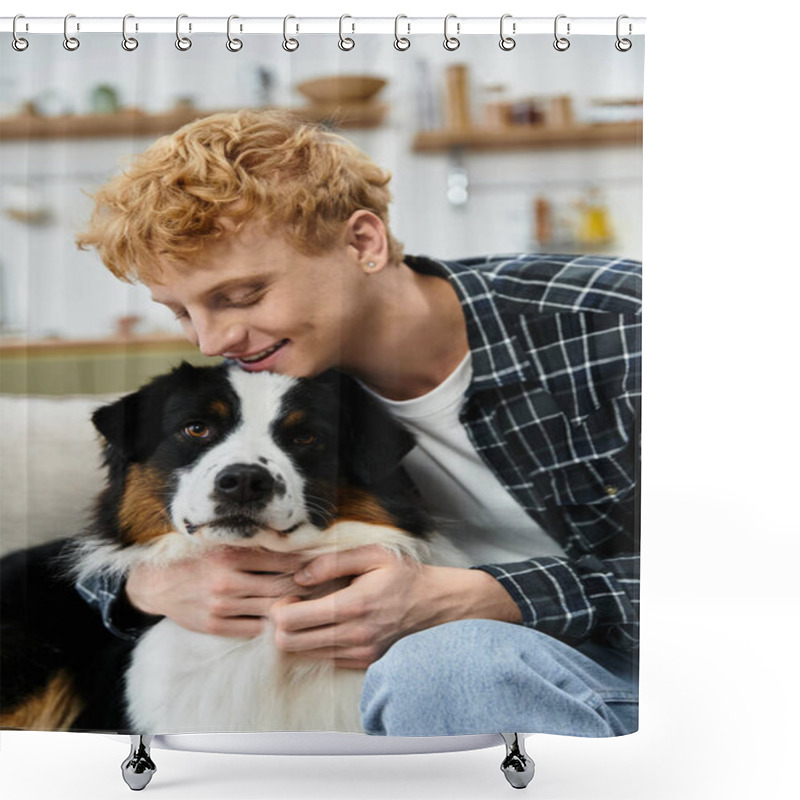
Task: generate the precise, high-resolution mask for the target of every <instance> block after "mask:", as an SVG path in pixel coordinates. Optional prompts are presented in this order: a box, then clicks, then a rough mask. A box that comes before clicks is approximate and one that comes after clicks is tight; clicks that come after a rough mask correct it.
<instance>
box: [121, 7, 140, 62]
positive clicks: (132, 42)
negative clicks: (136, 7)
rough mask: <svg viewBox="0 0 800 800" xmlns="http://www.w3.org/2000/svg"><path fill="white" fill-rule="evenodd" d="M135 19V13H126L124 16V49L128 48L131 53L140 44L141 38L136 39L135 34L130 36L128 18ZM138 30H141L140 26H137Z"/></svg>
mask: <svg viewBox="0 0 800 800" xmlns="http://www.w3.org/2000/svg"><path fill="white" fill-rule="evenodd" d="M129 19H135V17H134V16H133V14H126V15H125V16H124V17H123V18H122V49H123V50H127V51H128V52H129V53H132V52H133V51H134V50H135V49H136V48H137V47H138V46H139V40H138V39H134V38H133V36H128V20H129ZM136 30H137V31H138V30H139V26H138V25H137V26H136Z"/></svg>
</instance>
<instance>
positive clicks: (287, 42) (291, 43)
mask: <svg viewBox="0 0 800 800" xmlns="http://www.w3.org/2000/svg"><path fill="white" fill-rule="evenodd" d="M290 19H297V17H295V16H292V14H287V15H286V16H285V17H284V18H283V42H282V43H281V47H283V49H284V50H285V51H286V52H287V53H294V51H295V50H297V48H298V47H300V42H299V41H298V40H297V39H294V38H292V37H291V36H289V35H288V28H289V20H290ZM296 30H300V26H299V25H297V27H296Z"/></svg>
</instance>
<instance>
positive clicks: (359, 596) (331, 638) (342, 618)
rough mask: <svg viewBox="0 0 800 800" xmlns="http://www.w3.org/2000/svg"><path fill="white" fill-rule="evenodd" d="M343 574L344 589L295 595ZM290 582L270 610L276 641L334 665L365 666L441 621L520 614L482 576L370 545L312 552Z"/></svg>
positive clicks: (517, 616) (510, 618) (506, 617)
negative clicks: (289, 589) (318, 594)
mask: <svg viewBox="0 0 800 800" xmlns="http://www.w3.org/2000/svg"><path fill="white" fill-rule="evenodd" d="M344 577H352V578H353V580H352V581H351V583H350V584H349V585H348V586H347V587H345V588H344V589H340V590H339V591H337V592H334V593H333V594H329V595H327V596H325V597H321V598H319V599H313V600H302V595H303V593H304V591H307V590H308V589H309V588H310V587H316V586H319V585H321V584H324V583H327V582H329V581H332V580H335V579H339V578H344ZM294 580H295V584H296V588H297V591H294V592H292V596H289V597H285V598H283V599H281V600H278V601H277V602H276V603H274V604H273V605H272V609H271V612H270V619H271V621H272V623H273V624H274V626H275V643H276V645H277V646H278V648H279V649H281V650H283V651H285V652H295V653H302V654H303V655H304V656H307V657H311V658H332V659H334V661H335V662H336V665H337V666H340V667H348V668H352V669H365V668H366V667H368V666H369V665H370V664H371V663H372V662H373V661H376V660H377V659H379V658H380V657H381V656H382V655H383V654H384V653H385V652H386V650H388V649H389V647H390V646H391V645H392V644H393V643H394V642H396V641H397V640H398V639H400V638H402V637H403V636H406V635H407V634H409V633H414V632H415V631H419V630H423V629H425V628H430V627H433V626H434V625H440V624H441V623H443V622H451V621H453V620H457V619H475V618H478V619H498V620H505V621H508V622H520V621H521V619H522V617H521V614H520V611H519V608H518V607H517V605H516V603H514V601H513V600H512V599H511V597H510V595H509V594H508V593H507V592H506V590H505V589H504V588H503V587H502V586H501V585H500V583H499V582H498V581H496V580H495V579H494V578H493V577H492V576H491V575H489V574H488V573H485V572H482V571H480V570H470V569H457V568H451V567H433V566H430V565H426V564H420V563H418V562H416V561H414V560H413V559H410V558H405V557H404V558H399V557H397V556H395V555H393V554H391V553H389V552H388V551H387V550H385V549H384V548H382V547H380V546H378V545H370V546H368V547H359V548H356V549H354V550H347V551H345V552H342V553H328V554H326V555H322V556H319V557H317V558H316V559H314V560H313V561H311V562H310V563H309V564H308V565H307V566H306V567H305V568H304V569H302V570H300V571H299V572H298V573H297V574H296V575H295V577H294Z"/></svg>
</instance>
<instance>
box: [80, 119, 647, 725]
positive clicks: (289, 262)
mask: <svg viewBox="0 0 800 800" xmlns="http://www.w3.org/2000/svg"><path fill="white" fill-rule="evenodd" d="M388 181H389V176H388V175H387V174H386V173H384V172H383V171H382V170H380V169H379V168H378V167H376V166H375V165H374V164H373V163H372V162H371V161H369V159H368V158H367V157H366V156H365V155H364V154H363V153H361V152H359V151H358V150H356V149H355V148H354V147H353V146H352V145H350V144H349V143H348V142H347V141H346V140H344V139H341V138H340V137H337V136H335V135H333V134H330V133H328V132H325V131H323V130H322V129H320V128H317V127H315V126H310V125H306V124H303V123H301V122H298V121H297V120H295V119H293V118H292V117H291V116H289V115H285V114H282V113H277V112H253V111H243V112H239V113H236V114H221V115H216V116H214V117H209V118H207V119H204V120H200V121H198V122H196V123H192V124H191V125H188V126H186V127H185V128H183V129H181V130H180V131H178V132H177V133H175V134H174V135H172V136H170V137H165V138H164V139H161V140H159V141H158V142H157V143H156V144H155V145H153V146H152V147H151V148H150V149H149V150H148V151H146V152H145V153H144V154H142V155H141V156H140V157H139V159H138V160H137V161H136V162H135V163H134V165H133V166H132V168H131V169H130V170H129V172H128V173H126V174H124V175H122V176H120V177H119V178H117V179H116V180H115V181H114V182H112V183H111V184H109V186H107V187H105V188H104V189H102V190H101V191H100V192H99V193H98V195H97V196H96V203H97V206H96V210H95V215H94V217H93V220H92V223H91V226H90V229H89V230H88V231H87V232H86V233H85V234H84V235H83V236H81V237H80V239H79V242H80V243H81V245H82V246H93V247H95V248H96V249H97V250H98V252H99V254H100V256H101V257H102V259H103V261H104V262H105V264H106V266H107V267H108V268H109V269H110V270H111V271H112V272H113V273H114V274H115V275H117V276H118V277H120V278H122V279H125V280H129V281H134V280H136V281H140V282H142V283H144V284H145V285H146V286H147V287H148V288H149V289H150V291H151V294H152V297H153V299H154V300H155V301H156V302H159V303H163V304H164V305H166V306H167V307H168V308H170V309H171V310H172V311H173V312H174V313H175V315H176V317H178V319H180V321H181V324H182V325H183V329H184V332H185V333H186V335H187V337H188V338H189V339H190V340H191V341H192V342H194V343H195V344H196V345H197V346H198V347H199V349H200V350H201V352H203V353H204V354H206V355H213V356H222V357H225V358H227V359H230V360H233V361H235V362H236V363H237V364H238V365H239V366H240V367H241V368H242V369H245V370H251V371H255V370H272V371H275V372H280V373H284V374H288V375H293V376H298V377H304V376H314V375H317V374H320V373H321V372H323V371H325V370H327V369H329V368H332V367H333V368H338V369H340V370H342V371H344V372H347V373H349V374H350V375H352V376H354V377H355V378H356V379H358V380H359V381H361V383H362V384H363V385H364V386H365V387H366V388H367V389H368V390H370V391H372V392H373V393H374V394H375V395H376V396H377V397H378V398H380V399H381V401H382V402H383V403H384V404H385V406H386V407H387V408H388V409H389V411H390V412H391V413H392V414H393V415H394V416H395V417H396V418H397V419H399V420H400V421H401V423H402V424H403V425H405V426H406V427H407V428H408V429H409V430H411V431H412V432H413V433H414V434H415V435H416V437H417V447H416V448H415V449H414V450H413V451H412V452H411V453H410V454H409V455H408V456H407V457H406V459H405V461H404V466H405V467H406V469H407V470H408V472H409V473H410V475H411V477H412V478H413V479H414V480H415V482H416V483H417V486H418V488H419V490H420V492H421V494H422V497H423V499H424V501H425V502H426V504H427V505H428V507H429V508H430V510H431V511H432V512H433V513H434V514H436V515H441V516H442V517H443V518H446V519H451V520H456V521H457V522H456V523H455V524H453V525H451V526H449V527H447V526H446V528H445V532H446V533H447V534H448V535H450V536H451V537H452V538H453V540H454V541H455V542H456V543H457V544H458V546H459V547H460V548H461V549H462V550H464V551H466V553H467V554H468V555H469V556H471V557H472V559H473V561H474V563H475V564H476V565H478V566H477V568H474V569H452V568H443V567H431V566H422V567H421V566H419V565H417V564H411V563H408V562H405V561H403V560H400V559H396V558H394V557H392V556H390V555H388V554H387V553H386V552H384V551H383V550H382V549H380V548H375V547H367V548H361V549H359V550H354V551H351V552H347V553H344V554H337V555H336V556H333V555H330V556H322V557H319V558H317V559H315V560H314V561H312V562H311V563H303V562H302V561H301V560H300V559H299V558H298V557H296V556H287V555H281V554H275V553H268V552H265V551H241V550H238V549H237V550H236V551H234V552H231V551H229V550H220V551H219V553H218V554H217V555H216V556H215V557H213V558H210V559H203V560H202V561H199V560H197V561H189V562H185V563H183V564H181V565H179V566H178V567H177V568H170V570H169V571H168V572H167V571H159V570H150V569H136V570H134V571H132V572H131V574H130V575H129V576H128V579H127V582H126V585H125V586H124V587H122V586H116V585H109V584H108V582H107V579H106V578H104V576H97V579H96V580H95V581H92V582H90V583H89V584H87V585H84V586H81V587H79V588H80V590H81V592H82V593H83V595H84V597H86V599H87V600H88V601H89V602H90V603H92V604H93V605H95V606H96V607H98V608H99V609H100V610H101V612H102V614H103V618H104V621H105V622H106V624H107V626H108V627H109V628H111V629H112V630H115V631H116V632H117V633H119V634H120V635H122V636H135V635H136V633H137V630H139V629H140V628H141V627H142V626H143V625H145V624H147V620H148V619H149V617H148V616H147V615H156V616H158V615H166V616H169V617H170V618H172V619H173V620H174V621H176V622H177V623H178V624H180V625H183V626H184V627H187V628H191V629H192V630H198V631H203V632H208V633H214V634H217V635H223V636H255V635H257V634H258V633H259V632H260V630H261V628H262V624H263V623H262V620H263V618H264V617H269V618H270V619H271V620H272V622H273V624H274V626H275V629H276V642H277V644H278V646H279V647H281V648H282V649H284V650H287V651H294V652H302V653H304V654H305V655H308V656H311V657H319V658H333V659H335V660H336V661H337V663H339V664H340V665H342V666H345V667H354V668H364V667H369V669H368V672H367V676H366V679H365V683H364V690H363V695H362V719H363V723H364V727H365V730H367V731H368V732H371V733H384V734H390V735H444V734H467V733H486V732H490V731H491V732H496V731H501V730H518V731H524V732H537V731H541V732H549V733H564V734H572V735H583V736H608V735H616V734H622V733H629V732H631V731H633V730H635V729H636V727H637V722H636V720H637V713H636V706H637V690H636V676H637V667H636V660H635V650H636V644H637V626H638V623H637V612H638V499H637V498H638V493H637V475H636V473H637V464H638V422H637V419H638V405H639V394H640V391H639V358H640V338H639V320H640V317H639V314H640V307H639V277H640V276H639V273H640V267H639V265H638V264H637V263H635V262H631V261H626V260H621V259H605V258H598V257H588V256H587V257H565V256H543V255H534V256H517V257H513V256H512V257H486V258H477V259H469V260H466V261H460V262H445V261H439V260H434V259H429V258H419V257H412V256H404V254H403V252H402V248H401V246H400V244H399V243H398V242H397V241H396V240H395V239H394V237H393V236H392V235H391V233H390V231H389V229H388V204H389V200H390V195H389V192H388V189H387V184H388ZM286 571H291V572H295V582H296V584H297V591H296V592H295V593H294V596H292V597H288V598H287V597H280V596H278V590H277V588H276V587H275V585H274V579H273V578H272V577H271V576H270V575H269V574H265V573H270V572H286ZM343 576H346V577H351V578H352V581H351V583H350V585H349V586H347V587H346V588H344V589H341V590H339V591H337V592H335V593H333V594H330V595H328V596H326V597H324V598H322V599H317V600H307V601H303V600H302V598H303V596H304V594H305V593H307V591H308V589H309V588H310V587H313V586H317V585H319V584H322V583H325V582H328V581H330V580H333V579H335V578H338V577H343Z"/></svg>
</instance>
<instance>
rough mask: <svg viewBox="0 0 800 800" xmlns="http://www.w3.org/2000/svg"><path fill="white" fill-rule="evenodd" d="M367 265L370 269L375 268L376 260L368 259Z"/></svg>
mask: <svg viewBox="0 0 800 800" xmlns="http://www.w3.org/2000/svg"><path fill="white" fill-rule="evenodd" d="M367 266H368V267H369V268H370V269H375V262H374V261H367Z"/></svg>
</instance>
